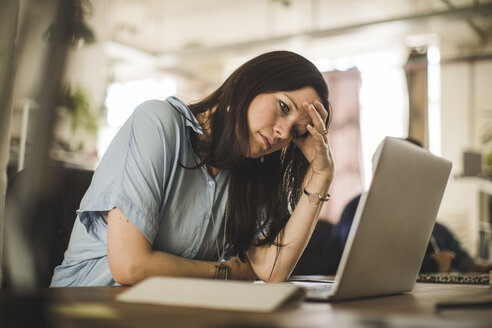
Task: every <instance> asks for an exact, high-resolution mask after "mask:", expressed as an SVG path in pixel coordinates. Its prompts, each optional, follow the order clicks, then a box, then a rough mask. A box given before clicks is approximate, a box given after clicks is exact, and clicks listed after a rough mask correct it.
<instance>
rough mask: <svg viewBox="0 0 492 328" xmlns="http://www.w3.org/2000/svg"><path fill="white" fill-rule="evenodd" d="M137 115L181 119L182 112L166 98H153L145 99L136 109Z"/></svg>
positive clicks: (166, 119) (162, 118) (165, 119)
mask: <svg viewBox="0 0 492 328" xmlns="http://www.w3.org/2000/svg"><path fill="white" fill-rule="evenodd" d="M135 114H136V115H143V116H151V117H153V118H154V119H158V120H164V121H168V120H173V121H176V120H179V119H180V118H181V114H180V112H178V110H177V109H176V108H175V107H174V106H173V105H171V103H170V102H169V101H168V100H167V99H166V100H158V99H151V100H147V101H144V102H143V103H141V104H140V105H138V106H137V108H136V109H135Z"/></svg>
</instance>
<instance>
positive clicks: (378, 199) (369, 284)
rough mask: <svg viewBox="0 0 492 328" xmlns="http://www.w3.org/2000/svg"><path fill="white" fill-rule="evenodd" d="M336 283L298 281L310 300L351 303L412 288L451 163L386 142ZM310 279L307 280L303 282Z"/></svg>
mask: <svg viewBox="0 0 492 328" xmlns="http://www.w3.org/2000/svg"><path fill="white" fill-rule="evenodd" d="M375 160H376V161H377V164H376V166H375V170H374V175H373V179H372V182H371V186H370V188H369V190H368V191H367V192H366V193H363V194H362V196H361V199H360V201H359V205H358V208H357V211H356V214H355V217H354V220H353V223H352V227H351V230H350V232H349V235H348V239H347V243H346V246H345V249H344V252H343V255H342V258H341V261H340V265H339V267H338V270H337V273H336V276H335V279H334V281H332V282H318V281H313V280H309V278H310V276H305V277H303V276H297V277H292V279H291V280H290V281H291V282H293V283H295V284H298V285H301V286H303V287H305V288H306V291H307V299H311V300H346V299H354V298H364V297H372V296H381V295H390V294H398V293H403V292H407V291H410V290H412V288H413V286H414V284H415V282H416V279H417V276H418V272H419V269H420V265H421V263H422V260H423V258H424V255H425V250H426V248H427V244H428V242H429V239H430V236H431V233H432V228H433V226H434V222H435V219H436V216H437V212H438V209H439V205H440V203H441V200H442V196H443V193H444V190H445V188H446V184H447V181H448V178H449V174H450V171H451V162H449V161H447V160H445V159H442V158H439V157H437V156H434V155H432V154H431V153H429V152H428V151H427V150H425V149H423V148H420V147H418V146H416V145H414V144H412V143H410V142H408V141H405V140H404V139H399V138H392V137H387V138H385V139H384V140H383V141H382V143H381V145H380V146H379V148H378V151H377V152H376V154H375ZM303 278H306V279H303Z"/></svg>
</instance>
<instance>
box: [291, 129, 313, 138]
mask: <svg viewBox="0 0 492 328" xmlns="http://www.w3.org/2000/svg"><path fill="white" fill-rule="evenodd" d="M290 134H291V135H292V137H293V138H296V139H304V138H306V137H307V136H308V135H309V131H306V132H304V133H303V134H300V132H299V131H297V129H293V130H292V132H291V133H290Z"/></svg>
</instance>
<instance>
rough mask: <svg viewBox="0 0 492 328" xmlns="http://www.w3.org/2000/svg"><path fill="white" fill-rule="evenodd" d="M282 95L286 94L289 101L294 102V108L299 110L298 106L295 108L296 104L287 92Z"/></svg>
mask: <svg viewBox="0 0 492 328" xmlns="http://www.w3.org/2000/svg"><path fill="white" fill-rule="evenodd" d="M284 96H286V97H287V98H289V100H290V102H291V103H293V104H294V107H295V108H296V110H297V111H299V108H297V104H296V103H295V102H294V100H292V98H291V97H289V95H288V94H286V93H284Z"/></svg>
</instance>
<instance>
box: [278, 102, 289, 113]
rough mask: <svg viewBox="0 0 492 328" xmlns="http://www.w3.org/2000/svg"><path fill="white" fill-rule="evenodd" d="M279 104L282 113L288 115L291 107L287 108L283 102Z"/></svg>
mask: <svg viewBox="0 0 492 328" xmlns="http://www.w3.org/2000/svg"><path fill="white" fill-rule="evenodd" d="M278 104H279V105H280V110H281V111H282V113H284V114H288V113H289V110H290V109H289V106H287V105H286V104H285V103H284V102H283V101H280V100H279V102H278Z"/></svg>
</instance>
